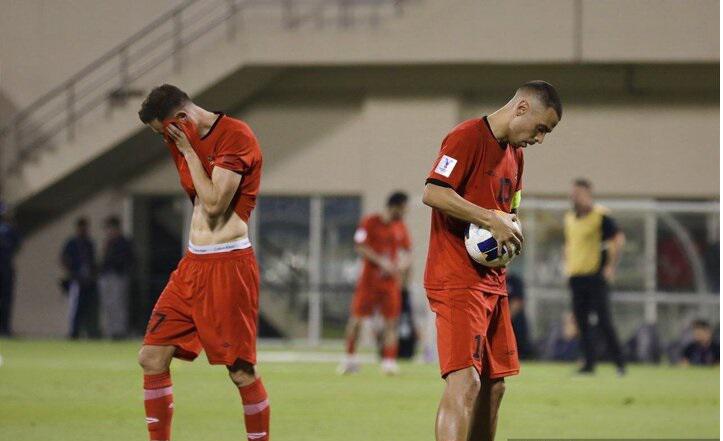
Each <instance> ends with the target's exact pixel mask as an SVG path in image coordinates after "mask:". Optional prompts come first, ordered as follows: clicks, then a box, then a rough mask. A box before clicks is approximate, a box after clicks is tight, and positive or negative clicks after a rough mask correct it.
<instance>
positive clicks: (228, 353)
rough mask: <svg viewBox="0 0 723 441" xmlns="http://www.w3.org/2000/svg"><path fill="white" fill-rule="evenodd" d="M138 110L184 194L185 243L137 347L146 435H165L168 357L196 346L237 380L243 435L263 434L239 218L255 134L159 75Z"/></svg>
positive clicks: (247, 255) (257, 166)
mask: <svg viewBox="0 0 723 441" xmlns="http://www.w3.org/2000/svg"><path fill="white" fill-rule="evenodd" d="M138 115H139V117H140V119H141V121H142V122H143V123H144V124H146V125H148V126H150V127H151V129H152V130H153V131H154V132H156V133H158V134H161V135H162V136H163V139H164V141H165V142H166V144H167V146H168V149H169V150H170V152H171V156H172V158H173V161H174V163H175V165H176V167H177V169H178V174H179V176H180V180H181V186H182V187H183V189H184V190H185V191H186V193H187V194H188V196H189V197H190V198H191V201H192V202H193V217H192V219H191V231H190V236H189V243H188V252H187V253H186V255H185V256H184V257H183V259H181V262H180V263H179V264H178V268H177V269H176V270H175V271H174V272H173V273H172V274H171V277H170V279H169V280H168V284H167V285H166V288H165V289H164V290H163V292H162V293H161V295H160V297H159V298H158V302H157V303H156V305H155V307H154V308H153V313H152V314H151V318H150V320H149V322H148V328H147V329H146V335H145V338H144V339H143V346H142V347H141V350H140V353H139V355H138V362H139V363H140V365H141V367H142V368H143V389H144V397H145V409H146V422H147V423H148V432H149V437H150V439H151V441H164V440H169V439H170V438H171V418H172V416H173V388H172V384H171V376H170V372H169V367H170V364H171V359H172V358H173V357H177V358H180V359H184V360H189V361H190V360H193V359H195V358H196V357H197V356H198V354H199V352H200V351H201V349H202V348H203V349H204V350H205V351H206V357H207V358H208V361H209V363H211V364H222V365H224V366H226V368H227V369H228V372H229V375H230V377H231V381H233V383H234V384H235V385H236V387H238V390H239V393H240V395H241V401H242V402H243V411H244V422H245V424H246V432H247V437H248V439H249V440H253V441H268V439H269V420H270V412H271V410H270V408H269V401H268V397H267V395H266V390H265V389H264V385H263V383H262V382H261V378H259V377H258V375H257V373H256V369H255V364H256V324H257V321H258V308H259V299H258V295H259V270H258V266H257V264H256V258H255V257H254V253H253V250H252V248H251V243H250V242H249V239H248V226H247V222H248V218H249V215H250V214H251V210H253V208H254V206H255V204H256V195H257V194H258V191H259V185H260V182H261V164H262V157H261V149H260V148H259V144H258V141H257V140H256V137H255V136H254V134H253V132H252V131H251V129H250V128H249V126H247V125H246V124H245V123H244V122H242V121H239V120H237V119H234V118H231V117H229V116H226V115H224V114H222V113H213V112H209V111H207V110H204V109H202V108H201V107H199V106H197V105H195V104H194V103H193V102H192V101H191V100H190V99H189V97H188V95H187V94H186V93H184V92H183V91H181V90H180V89H178V88H177V87H175V86H171V85H168V84H164V85H163V86H160V87H157V88H155V89H153V90H152V91H151V93H150V94H149V95H148V97H147V98H146V99H145V101H144V102H143V105H142V106H141V110H140V111H139V112H138Z"/></svg>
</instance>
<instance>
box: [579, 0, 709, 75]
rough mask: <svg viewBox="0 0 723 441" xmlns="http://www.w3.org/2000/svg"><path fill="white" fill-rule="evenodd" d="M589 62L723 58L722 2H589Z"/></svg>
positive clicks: (585, 23)
mask: <svg viewBox="0 0 723 441" xmlns="http://www.w3.org/2000/svg"><path fill="white" fill-rule="evenodd" d="M582 3H583V6H582V28H583V30H584V32H583V33H582V36H583V38H582V58H583V59H585V60H588V61H633V62H640V61H666V60H672V59H674V60H678V61H711V60H716V59H718V58H719V57H720V39H719V35H720V30H719V25H720V12H719V11H720V2H718V1H716V0H693V1H684V0H672V1H665V0H662V1H661V0H634V1H631V0H584V1H583V2H582Z"/></svg>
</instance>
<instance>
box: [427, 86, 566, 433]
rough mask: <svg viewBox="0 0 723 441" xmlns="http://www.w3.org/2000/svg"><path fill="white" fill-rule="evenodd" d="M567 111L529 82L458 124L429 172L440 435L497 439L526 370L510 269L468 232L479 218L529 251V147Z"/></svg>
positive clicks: (504, 240) (505, 242)
mask: <svg viewBox="0 0 723 441" xmlns="http://www.w3.org/2000/svg"><path fill="white" fill-rule="evenodd" d="M561 117H562V104H561V102H560V98H559V96H558V94H557V92H556V91H555V89H554V88H553V87H552V86H551V85H550V84H548V83H546V82H544V81H532V82H529V83H526V84H524V85H523V86H522V87H520V88H519V89H517V91H516V93H515V95H514V96H513V97H512V99H511V100H510V101H509V102H508V103H507V104H505V106H504V107H502V108H501V109H499V110H497V111H496V112H494V113H492V114H491V115H489V116H487V117H483V118H475V119H472V120H469V121H465V122H463V123H461V124H460V125H458V126H457V127H455V128H454V129H453V130H452V131H451V132H450V133H449V134H448V135H447V137H446V138H445V139H444V141H443V142H442V148H441V150H440V152H439V156H438V158H437V160H436V162H435V163H434V166H433V168H432V171H431V172H430V173H429V176H428V178H427V181H426V186H425V189H424V197H423V201H424V203H425V204H426V205H428V206H430V207H432V208H433V210H432V228H431V233H430V239H429V251H428V254H427V265H426V270H425V275H424V286H425V289H426V291H427V298H428V300H429V304H430V307H431V308H432V311H434V313H435V315H436V326H437V349H438V352H439V364H440V370H441V374H442V378H443V379H444V380H445V382H446V385H445V389H444V393H443V395H442V399H441V402H440V405H439V409H438V411H437V422H436V429H435V431H436V439H437V441H467V440H475V441H477V440H493V439H494V436H495V431H496V427H497V411H498V409H499V405H500V401H501V400H502V395H503V393H504V389H505V386H504V377H507V376H510V375H516V374H517V373H519V361H518V358H517V348H516V343H515V336H514V333H513V331H512V323H511V321H510V312H509V306H508V303H507V290H506V285H505V269H504V268H488V267H484V266H482V265H479V264H477V263H476V262H475V261H473V260H472V258H471V257H469V255H468V254H467V250H466V248H465V245H464V236H465V234H464V232H465V229H466V228H467V226H468V225H469V224H470V223H474V224H477V225H479V226H481V227H483V228H486V229H487V230H489V231H490V232H491V233H492V235H493V236H494V238H495V239H496V240H497V242H498V243H499V246H500V248H503V247H504V248H506V249H507V250H511V251H514V252H518V253H519V251H520V250H521V247H522V241H523V237H522V232H521V230H520V228H519V224H518V220H517V215H516V211H517V207H518V206H519V203H520V198H521V189H522V167H523V154H522V148H524V147H527V146H530V145H534V144H538V143H541V142H542V141H543V139H544V138H545V135H546V134H547V133H549V132H551V131H552V129H554V128H555V126H556V125H557V123H558V122H559V121H560V118H561Z"/></svg>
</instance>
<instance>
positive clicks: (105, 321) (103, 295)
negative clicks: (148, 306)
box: [98, 273, 130, 338]
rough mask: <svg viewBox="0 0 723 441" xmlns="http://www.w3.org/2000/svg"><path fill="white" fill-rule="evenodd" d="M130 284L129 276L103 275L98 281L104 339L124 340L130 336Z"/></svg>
mask: <svg viewBox="0 0 723 441" xmlns="http://www.w3.org/2000/svg"><path fill="white" fill-rule="evenodd" d="M129 282H130V281H129V278H128V276H126V275H124V274H117V273H103V274H102V275H101V276H100V278H99V279H98V288H99V289H100V311H101V313H100V316H101V328H102V329H103V336H104V337H114V338H122V337H126V336H127V334H128V286H129V284H130V283H129Z"/></svg>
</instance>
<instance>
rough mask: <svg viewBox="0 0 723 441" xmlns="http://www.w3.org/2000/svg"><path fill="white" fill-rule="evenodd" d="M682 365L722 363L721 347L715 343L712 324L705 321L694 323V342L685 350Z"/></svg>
mask: <svg viewBox="0 0 723 441" xmlns="http://www.w3.org/2000/svg"><path fill="white" fill-rule="evenodd" d="M680 363H681V364H682V365H684V366H687V365H691V364H693V365H716V364H718V363H720V346H719V345H718V343H716V342H715V341H713V330H712V329H711V326H710V323H708V322H706V321H705V320H696V321H694V322H693V341H692V342H690V344H688V345H687V346H686V347H685V348H684V349H683V354H682V357H681V359H680Z"/></svg>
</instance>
